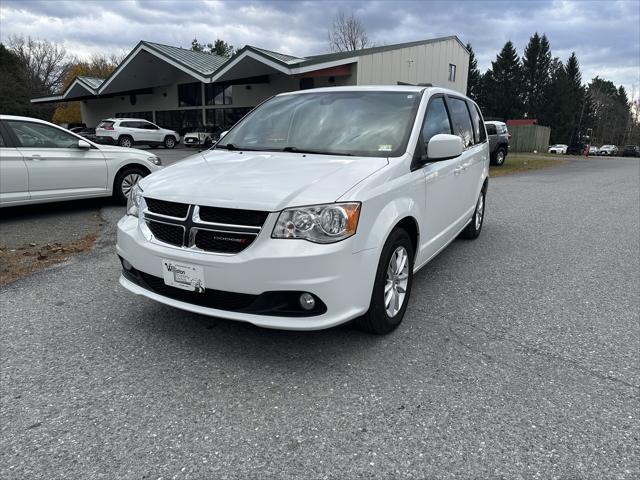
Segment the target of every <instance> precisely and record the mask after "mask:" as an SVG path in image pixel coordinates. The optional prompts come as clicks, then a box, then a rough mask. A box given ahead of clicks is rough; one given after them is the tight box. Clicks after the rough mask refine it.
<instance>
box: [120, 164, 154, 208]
mask: <svg viewBox="0 0 640 480" xmlns="http://www.w3.org/2000/svg"><path fill="white" fill-rule="evenodd" d="M147 175H148V172H146V171H144V170H142V169H141V168H137V167H130V168H125V169H124V170H122V171H121V172H120V173H118V175H117V176H116V179H115V181H114V182H113V198H114V199H115V200H116V202H118V203H120V204H123V205H125V204H126V203H127V199H128V198H129V194H130V193H131V189H132V188H133V187H134V186H135V185H136V183H138V182H139V181H140V180H142V179H143V178H144V177H146V176H147Z"/></svg>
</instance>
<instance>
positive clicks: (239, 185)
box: [117, 86, 489, 333]
mask: <svg viewBox="0 0 640 480" xmlns="http://www.w3.org/2000/svg"><path fill="white" fill-rule="evenodd" d="M454 132H455V135H454V134H453V133H454ZM488 169H489V145H488V142H487V135H486V130H485V127H484V123H483V120H482V116H481V114H480V110H479V109H478V107H477V105H476V104H475V103H474V102H472V101H471V100H469V99H468V98H466V97H464V96H463V95H461V94H459V93H457V92H454V91H451V90H446V89H442V88H433V87H412V86H397V87H387V86H384V87H332V88H326V89H316V90H304V91H299V92H292V93H285V94H280V95H277V96H275V97H273V98H272V99H270V100H268V101H267V102H265V103H263V104H262V105H260V106H259V107H257V108H256V109H255V110H254V111H253V112H251V113H250V114H249V115H247V116H246V117H245V118H244V119H243V120H242V121H240V122H239V123H238V124H237V125H236V126H234V127H233V128H232V129H231V130H230V131H229V132H228V133H227V134H226V135H225V136H224V137H223V138H222V139H221V140H220V141H219V143H218V144H217V145H216V146H215V148H214V149H212V150H208V151H206V152H203V153H201V154H197V155H194V156H192V157H191V158H190V159H187V160H184V161H182V162H180V163H179V164H175V165H172V166H170V167H168V168H165V169H163V170H162V171H160V172H157V173H154V174H153V175H150V176H149V177H147V178H144V179H143V180H142V181H141V182H140V184H139V185H138V186H137V187H136V188H135V189H134V191H133V192H132V196H131V199H130V202H129V204H128V207H127V212H126V216H125V217H124V218H122V219H121V220H120V222H119V223H118V242H117V253H118V255H119V256H120V258H121V262H122V266H123V270H122V276H121V277H120V283H121V285H123V286H124V287H125V288H126V289H128V290H130V291H131V292H133V293H136V294H140V295H144V296H146V297H148V298H151V299H153V300H156V301H158V302H162V303H165V304H167V305H171V306H174V307H177V308H181V309H184V310H188V311H191V312H196V313H201V314H205V315H212V316H216V317H222V318H227V319H233V320H241V321H247V322H251V323H253V324H256V325H260V326H264V327H272V328H283V329H296V330H313V329H321V328H327V327H331V326H334V325H337V324H340V323H343V322H347V321H349V320H352V319H356V322H357V324H358V325H359V326H360V327H362V328H364V329H366V330H368V331H371V332H375V333H386V332H389V331H391V330H393V329H394V328H395V327H396V326H397V325H398V324H399V323H400V321H401V320H402V318H403V316H404V313H405V310H406V308H407V303H408V301H409V295H410V293H411V284H412V278H413V273H414V272H415V271H417V270H418V269H420V268H422V267H423V266H424V265H425V264H426V263H427V262H428V261H429V260H431V259H432V258H433V257H435V256H436V255H437V254H438V252H440V251H441V250H442V249H443V248H445V247H446V246H447V244H449V243H450V242H451V241H452V240H454V239H455V238H456V237H457V236H458V235H459V234H461V235H462V236H463V237H465V238H476V237H477V236H478V235H479V234H480V231H481V228H482V222H483V218H484V206H485V202H484V200H485V195H486V192H487V182H488V178H487V177H488Z"/></svg>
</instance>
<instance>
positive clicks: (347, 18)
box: [329, 11, 372, 52]
mask: <svg viewBox="0 0 640 480" xmlns="http://www.w3.org/2000/svg"><path fill="white" fill-rule="evenodd" d="M370 46H372V44H371V42H370V41H369V37H368V36H367V32H366V30H365V28H364V25H363V24H362V22H361V21H360V20H359V19H358V18H357V17H356V16H355V14H354V13H353V12H351V14H349V15H347V14H345V13H344V12H342V11H341V12H339V13H338V14H337V15H336V17H335V19H334V21H333V25H332V27H331V29H330V30H329V48H330V49H331V51H332V52H348V51H351V50H360V49H361V48H367V47H370Z"/></svg>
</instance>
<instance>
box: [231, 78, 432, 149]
mask: <svg viewBox="0 0 640 480" xmlns="http://www.w3.org/2000/svg"><path fill="white" fill-rule="evenodd" d="M419 103H420V94H418V93H415V92H380V91H346V92H314V91H313V90H311V91H309V93H298V94H295V95H282V96H279V97H274V98H272V99H271V100H268V101H267V102H265V103H263V104H262V105H260V106H259V107H257V108H255V109H254V110H253V111H252V112H251V113H250V114H249V115H247V116H246V117H245V118H244V119H243V120H242V121H241V122H240V123H239V124H238V125H237V126H236V127H234V129H233V130H231V131H230V132H229V134H228V135H227V136H225V137H224V139H223V142H224V143H223V144H222V145H220V146H225V145H226V144H228V143H230V144H233V145H234V146H236V148H238V149H243V148H245V149H253V150H275V151H278V150H282V149H285V148H286V149H298V150H312V151H314V152H320V153H324V154H327V155H340V154H352V155H361V156H372V157H390V156H391V157H393V156H398V155H401V154H402V153H404V152H405V151H406V147H407V141H408V139H409V134H410V133H411V127H412V126H413V123H414V121H415V116H416V110H417V108H418V105H419ZM301 159H302V160H304V157H301Z"/></svg>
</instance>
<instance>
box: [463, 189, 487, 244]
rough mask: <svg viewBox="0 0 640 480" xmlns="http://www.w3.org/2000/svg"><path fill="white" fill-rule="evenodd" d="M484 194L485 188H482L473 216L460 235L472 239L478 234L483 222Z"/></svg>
mask: <svg viewBox="0 0 640 480" xmlns="http://www.w3.org/2000/svg"><path fill="white" fill-rule="evenodd" d="M485 195H486V189H485V188H483V189H482V191H481V192H480V196H479V197H478V201H477V202H476V209H475V210H474V211H473V217H471V221H470V222H469V225H467V226H466V228H465V229H464V230H463V231H462V232H461V233H460V237H462V238H466V239H469V240H473V239H475V238H478V237H479V236H480V231H481V230H482V223H483V222H484V209H485V208H484V207H485Z"/></svg>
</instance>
